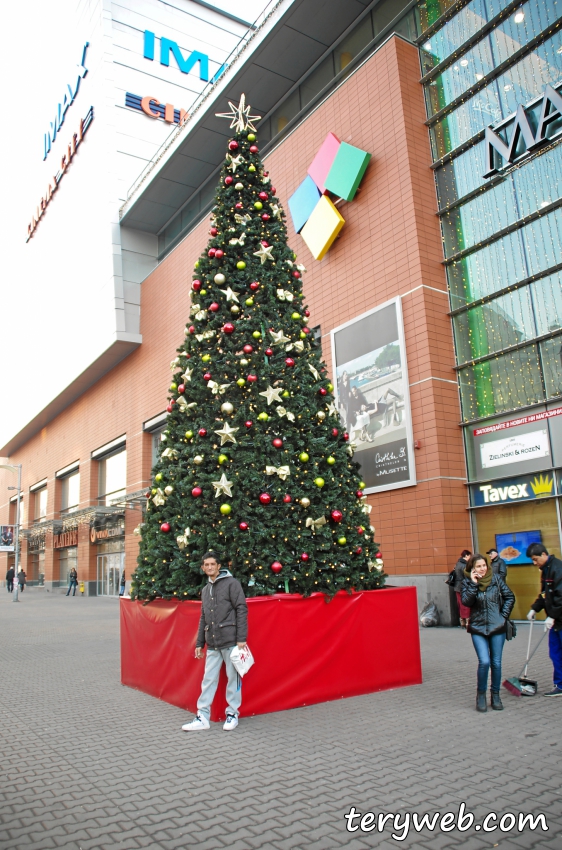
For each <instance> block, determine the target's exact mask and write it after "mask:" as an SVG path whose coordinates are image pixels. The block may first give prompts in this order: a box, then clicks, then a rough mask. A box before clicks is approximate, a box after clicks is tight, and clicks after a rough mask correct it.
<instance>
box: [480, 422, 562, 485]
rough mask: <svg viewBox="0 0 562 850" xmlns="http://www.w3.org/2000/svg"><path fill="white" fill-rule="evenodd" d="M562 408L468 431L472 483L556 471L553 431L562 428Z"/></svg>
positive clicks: (492, 423)
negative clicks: (553, 468) (547, 470)
mask: <svg viewBox="0 0 562 850" xmlns="http://www.w3.org/2000/svg"><path fill="white" fill-rule="evenodd" d="M560 412H562V408H555V409H553V410H546V409H542V410H536V411H535V412H534V413H528V414H527V415H525V416H519V417H517V418H511V419H510V418H508V417H507V416H505V417H498V418H497V419H495V420H493V421H492V422H491V423H490V424H485V425H482V426H480V427H478V428H467V429H466V430H465V438H466V451H467V461H468V472H469V480H472V481H474V480H476V481H482V480H486V479H491V478H508V477H509V478H511V477H512V476H513V475H514V474H515V475H529V474H531V473H533V472H542V471H543V470H545V469H549V468H552V466H554V465H555V464H554V463H553V453H554V451H555V447H556V442H555V440H554V439H553V428H556V427H557V426H559V425H562V416H560Z"/></svg>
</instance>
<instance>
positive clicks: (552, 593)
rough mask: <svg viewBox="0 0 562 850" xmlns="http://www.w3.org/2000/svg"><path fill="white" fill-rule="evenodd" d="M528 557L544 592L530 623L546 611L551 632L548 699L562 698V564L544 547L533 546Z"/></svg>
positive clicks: (546, 694) (535, 606) (532, 544)
mask: <svg viewBox="0 0 562 850" xmlns="http://www.w3.org/2000/svg"><path fill="white" fill-rule="evenodd" d="M527 557H528V558H530V559H531V560H532V562H533V564H534V565H535V566H536V567H539V568H540V570H541V592H540V593H539V595H538V596H537V598H536V599H535V601H534V602H533V604H532V605H531V610H530V611H529V613H528V614H527V619H528V620H534V619H535V616H536V613H537V612H538V611H543V610H544V611H546V614H547V617H546V620H545V621H544V626H545V629H547V630H548V632H549V635H548V653H549V655H550V660H551V661H552V666H553V668H554V673H553V684H554V687H553V689H552V690H551V691H547V692H546V693H545V694H544V696H545V697H561V696H562V561H561V560H560V559H559V558H555V557H554V555H549V554H548V550H547V548H546V546H543V544H542V543H531V545H530V546H529V547H528V548H527Z"/></svg>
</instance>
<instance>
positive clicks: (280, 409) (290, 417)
mask: <svg viewBox="0 0 562 850" xmlns="http://www.w3.org/2000/svg"><path fill="white" fill-rule="evenodd" d="M276 410H277V413H278V414H279V416H286V417H287V419H288V420H289V422H294V421H295V414H294V413H291V411H290V410H285V408H284V407H277V408H276Z"/></svg>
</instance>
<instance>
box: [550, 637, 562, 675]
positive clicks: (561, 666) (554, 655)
mask: <svg viewBox="0 0 562 850" xmlns="http://www.w3.org/2000/svg"><path fill="white" fill-rule="evenodd" d="M548 654H549V655H550V660H551V661H552V664H553V665H554V673H553V676H552V680H553V682H554V684H555V686H556V687H557V688H560V690H562V631H559V632H555V631H554V629H551V630H550V632H549V634H548Z"/></svg>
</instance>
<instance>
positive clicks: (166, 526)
mask: <svg viewBox="0 0 562 850" xmlns="http://www.w3.org/2000/svg"><path fill="white" fill-rule="evenodd" d="M169 530H170V523H169V522H163V523H162V525H161V526H160V531H163V532H164V533H165V534H167V533H168V531H169Z"/></svg>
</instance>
